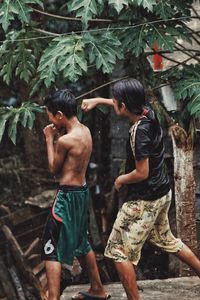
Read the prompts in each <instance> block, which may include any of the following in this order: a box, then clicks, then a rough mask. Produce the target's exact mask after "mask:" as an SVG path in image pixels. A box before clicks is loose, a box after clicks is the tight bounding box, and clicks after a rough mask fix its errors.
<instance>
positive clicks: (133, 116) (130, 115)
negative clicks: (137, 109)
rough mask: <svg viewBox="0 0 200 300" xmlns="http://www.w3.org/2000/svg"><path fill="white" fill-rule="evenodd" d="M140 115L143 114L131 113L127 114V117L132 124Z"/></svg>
mask: <svg viewBox="0 0 200 300" xmlns="http://www.w3.org/2000/svg"><path fill="white" fill-rule="evenodd" d="M142 117H143V114H141V115H134V114H131V113H129V114H128V118H129V120H130V121H131V123H133V124H134V123H136V122H138V121H139V120H140V119H141V118H142Z"/></svg>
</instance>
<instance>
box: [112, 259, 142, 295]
mask: <svg viewBox="0 0 200 300" xmlns="http://www.w3.org/2000/svg"><path fill="white" fill-rule="evenodd" d="M115 267H116V269H117V272H118V275H119V279H120V281H121V283H122V285H123V287H124V289H125V292H126V295H127V299H128V300H140V295H139V292H138V287H137V282H136V274H135V269H134V266H133V265H132V263H131V262H129V261H127V262H115Z"/></svg>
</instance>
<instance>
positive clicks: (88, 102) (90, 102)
mask: <svg viewBox="0 0 200 300" xmlns="http://www.w3.org/2000/svg"><path fill="white" fill-rule="evenodd" d="M98 104H103V105H108V106H111V107H113V100H112V99H107V98H101V97H97V98H91V99H84V100H83V102H82V104H81V109H82V110H84V111H89V110H91V109H93V108H95V107H96V106H97V105H98Z"/></svg>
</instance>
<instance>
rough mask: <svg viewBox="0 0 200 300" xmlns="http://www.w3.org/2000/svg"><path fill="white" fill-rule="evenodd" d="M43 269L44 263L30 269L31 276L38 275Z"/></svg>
mask: <svg viewBox="0 0 200 300" xmlns="http://www.w3.org/2000/svg"><path fill="white" fill-rule="evenodd" d="M44 267H45V263H44V261H42V262H41V263H39V264H38V265H37V266H35V268H33V269H32V272H33V274H34V275H38V274H39V273H40V272H41V271H42V270H44Z"/></svg>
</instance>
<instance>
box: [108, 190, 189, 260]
mask: <svg viewBox="0 0 200 300" xmlns="http://www.w3.org/2000/svg"><path fill="white" fill-rule="evenodd" d="M170 204H171V191H170V192H169V193H168V194H167V195H165V196H163V197H162V198H160V199H158V200H154V201H143V200H140V201H128V202H126V203H124V204H123V206H122V208H121V209H120V211H119V212H118V215H117V218H116V221H115V223H114V225H113V230H112V232H111V234H110V237H109V239H108V243H107V247H106V249H105V256H107V257H110V258H112V259H113V260H114V261H116V262H123V261H127V260H129V261H131V262H132V263H133V264H134V265H137V264H138V262H139V259H140V256H141V249H142V246H143V244H144V242H145V241H146V240H147V238H149V240H150V242H151V243H153V244H154V245H156V246H158V247H159V248H162V249H163V250H165V251H167V252H172V253H175V252H177V251H179V250H180V249H181V248H182V247H183V243H182V241H181V240H180V239H177V238H175V237H174V236H173V234H172V232H171V229H170V226H169V220H168V211H169V207H170Z"/></svg>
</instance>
